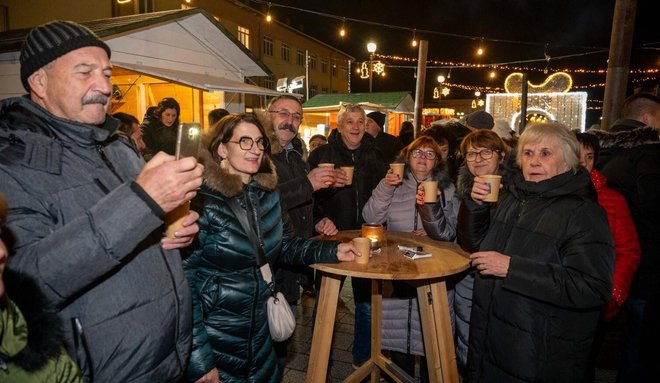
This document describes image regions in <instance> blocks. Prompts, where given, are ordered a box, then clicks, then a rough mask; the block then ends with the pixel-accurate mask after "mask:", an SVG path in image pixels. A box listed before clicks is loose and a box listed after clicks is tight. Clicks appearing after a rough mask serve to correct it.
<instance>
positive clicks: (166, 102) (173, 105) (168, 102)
mask: <svg viewBox="0 0 660 383" xmlns="http://www.w3.org/2000/svg"><path fill="white" fill-rule="evenodd" d="M167 109H174V110H176V120H174V124H173V126H178V125H179V117H180V116H181V107H180V106H179V102H178V101H177V100H175V99H173V98H171V97H166V98H164V99H162V100H160V102H159V103H158V108H157V109H156V115H157V116H158V119H160V118H161V117H162V116H163V112H164V111H166V110H167Z"/></svg>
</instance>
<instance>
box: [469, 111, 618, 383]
mask: <svg viewBox="0 0 660 383" xmlns="http://www.w3.org/2000/svg"><path fill="white" fill-rule="evenodd" d="M578 158H579V144H578V142H577V140H576V139H575V137H574V136H573V134H572V133H571V132H570V131H569V130H568V128H566V127H565V126H564V125H561V124H557V123H553V124H531V125H528V126H527V127H526V129H525V132H524V133H523V134H522V136H521V137H520V141H519V143H518V150H517V161H518V164H519V165H520V167H521V171H518V170H515V171H514V172H513V174H512V176H511V178H510V183H509V184H508V185H507V186H506V187H505V188H504V189H502V190H501V191H500V198H499V200H498V201H497V203H496V205H495V206H494V207H492V208H491V204H490V203H484V202H483V198H484V196H485V195H486V194H487V193H488V191H489V186H488V185H487V184H486V183H485V182H484V179H483V178H481V177H475V179H474V185H473V187H472V191H471V193H470V197H469V198H466V199H464V201H463V206H464V207H465V208H466V209H467V210H468V213H469V214H467V215H466V217H467V218H468V222H466V226H465V227H466V228H467V230H466V231H463V230H459V235H461V236H464V238H462V239H463V240H465V241H466V242H462V243H468V244H475V245H477V246H478V247H479V250H480V251H478V252H475V253H473V254H471V256H470V258H471V259H472V266H474V268H475V269H476V270H477V274H476V278H475V282H474V296H473V305H472V316H471V320H470V347H469V350H468V363H467V380H468V381H469V382H512V383H517V382H562V383H568V382H576V383H577V382H582V381H583V379H584V374H585V372H586V368H587V360H588V356H589V352H590V350H591V343H592V342H593V336H594V332H595V330H596V325H597V323H598V318H599V316H600V310H601V307H602V305H603V304H604V303H606V302H607V301H608V300H609V298H610V296H611V289H612V270H613V264H614V246H613V243H612V234H611V232H610V228H609V225H608V223H607V217H606V216H605V213H604V212H603V210H602V209H601V208H600V206H598V204H597V202H596V200H595V191H594V190H593V186H592V184H591V179H590V178H589V174H588V172H587V171H586V169H584V168H583V167H581V166H579V165H578Z"/></svg>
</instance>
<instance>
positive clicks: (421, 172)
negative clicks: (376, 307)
mask: <svg viewBox="0 0 660 383" xmlns="http://www.w3.org/2000/svg"><path fill="white" fill-rule="evenodd" d="M442 153H443V150H442V148H441V147H440V145H438V143H437V142H436V141H435V139H434V138H432V137H431V136H427V135H424V136H421V137H419V138H417V139H416V140H414V141H413V142H412V143H411V144H410V145H408V146H407V147H405V148H404V149H403V150H402V151H401V154H400V156H399V162H404V163H405V167H404V176H403V179H402V178H400V177H399V176H398V175H397V174H395V173H393V172H392V170H391V169H390V170H389V171H388V172H387V174H386V175H385V178H383V179H382V180H381V181H380V183H379V184H378V186H376V188H375V189H374V191H373V193H372V194H371V198H369V201H367V203H366V205H365V206H364V208H363V209H362V216H363V217H364V220H365V221H366V222H370V223H381V224H385V225H386V226H387V229H388V230H391V231H403V232H412V233H414V234H415V235H420V236H421V235H427V234H428V235H429V236H430V237H431V238H433V239H436V240H441V241H453V240H454V238H455V237H456V215H457V213H458V200H457V199H456V198H455V197H454V191H455V187H454V185H453V183H452V182H451V179H450V177H449V174H448V171H447V164H446V162H445V161H444V160H443V158H442ZM425 180H436V181H438V190H439V198H438V202H437V203H434V204H424V203H423V193H421V192H420V193H419V195H420V196H421V201H420V202H421V203H418V199H417V198H418V189H419V187H420V184H421V182H422V181H425ZM392 285H393V292H392V297H391V298H384V299H383V314H382V347H383V349H385V350H390V358H391V359H392V361H393V362H394V363H395V364H397V365H398V366H399V367H401V368H402V369H403V370H404V371H406V372H407V373H408V374H409V375H411V376H413V377H414V375H415V355H419V356H421V357H422V358H421V364H420V378H421V381H422V382H428V374H427V368H426V359H425V358H424V343H423V341H422V333H421V324H420V319H419V308H418V304H417V291H416V290H415V288H414V287H411V286H410V285H408V284H407V283H405V282H396V281H394V282H393V283H392ZM451 295H452V293H450V294H449V299H450V301H451Z"/></svg>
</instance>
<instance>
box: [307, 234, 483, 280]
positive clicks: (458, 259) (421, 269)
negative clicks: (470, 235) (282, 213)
mask: <svg viewBox="0 0 660 383" xmlns="http://www.w3.org/2000/svg"><path fill="white" fill-rule="evenodd" d="M360 236H361V231H360V230H347V231H340V232H339V233H337V235H334V236H330V237H328V236H318V237H315V239H322V240H339V241H342V242H348V241H350V240H352V239H353V238H356V237H360ZM398 245H403V246H407V247H413V248H416V247H417V246H422V247H423V251H424V252H426V253H431V255H432V256H431V257H428V258H422V259H415V260H412V259H409V258H406V257H405V256H404V255H403V252H402V251H400V250H399V249H398V247H397V246H398ZM468 256H469V254H467V253H466V252H464V251H463V250H462V249H461V248H460V247H459V246H458V245H456V244H455V243H453V242H443V241H435V240H433V239H430V238H429V237H420V236H416V235H413V234H412V233H404V232H393V231H386V232H385V241H384V245H382V246H381V250H380V253H375V252H374V253H372V256H371V259H370V260H369V263H368V264H364V265H363V264H359V263H357V262H341V263H317V264H314V265H312V267H313V268H315V269H317V270H321V271H326V272H329V273H332V274H338V275H347V276H355V277H362V278H369V279H385V280H417V279H430V278H438V277H444V276H448V275H452V274H456V273H459V272H461V271H463V270H465V269H467V268H468V267H469V265H470V259H469V258H468Z"/></svg>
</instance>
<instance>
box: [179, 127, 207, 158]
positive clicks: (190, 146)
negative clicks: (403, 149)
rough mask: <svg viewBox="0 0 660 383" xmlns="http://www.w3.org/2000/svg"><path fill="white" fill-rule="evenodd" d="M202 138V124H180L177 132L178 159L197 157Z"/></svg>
mask: <svg viewBox="0 0 660 383" xmlns="http://www.w3.org/2000/svg"><path fill="white" fill-rule="evenodd" d="M201 139H202V125H201V124H199V123H196V122H183V123H181V124H179V128H178V129H177V134H176V152H175V156H176V159H177V160H178V159H180V158H184V157H195V158H197V156H198V153H199V144H200V142H201Z"/></svg>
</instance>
